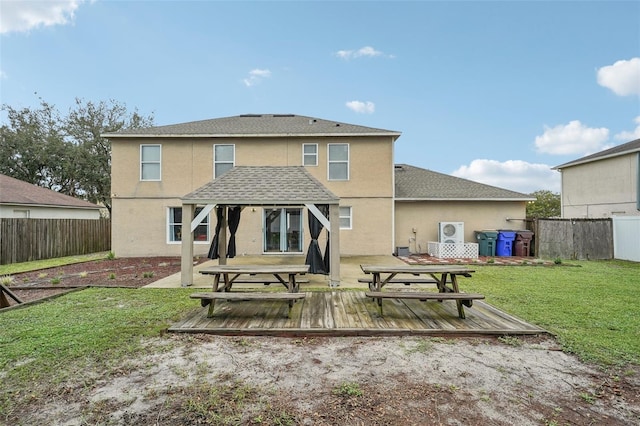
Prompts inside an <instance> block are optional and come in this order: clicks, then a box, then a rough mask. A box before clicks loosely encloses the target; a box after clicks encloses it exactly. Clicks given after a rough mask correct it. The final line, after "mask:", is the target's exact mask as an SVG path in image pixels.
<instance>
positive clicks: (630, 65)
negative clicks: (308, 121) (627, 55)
mask: <svg viewBox="0 0 640 426" xmlns="http://www.w3.org/2000/svg"><path fill="white" fill-rule="evenodd" d="M598 84H599V85H600V86H603V87H606V88H607V89H611V90H612V91H613V93H615V94H616V95H620V96H628V95H640V58H632V59H629V60H628V61H625V60H622V61H617V62H616V63H615V64H613V65H607V66H605V67H602V68H600V69H599V70H598Z"/></svg>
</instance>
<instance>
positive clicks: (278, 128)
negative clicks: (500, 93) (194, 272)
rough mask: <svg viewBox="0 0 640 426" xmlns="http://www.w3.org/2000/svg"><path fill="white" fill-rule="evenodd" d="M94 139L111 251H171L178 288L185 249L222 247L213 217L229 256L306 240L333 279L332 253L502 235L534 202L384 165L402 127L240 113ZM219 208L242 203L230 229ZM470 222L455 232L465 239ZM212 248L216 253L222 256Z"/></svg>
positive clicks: (293, 246) (300, 245) (280, 249)
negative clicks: (443, 224)
mask: <svg viewBox="0 0 640 426" xmlns="http://www.w3.org/2000/svg"><path fill="white" fill-rule="evenodd" d="M103 136H104V137H107V138H108V139H109V140H110V141H111V147H112V171H111V174H112V181H111V182H112V191H111V192H112V194H111V195H112V229H113V232H112V249H113V251H114V252H115V253H116V255H117V256H124V257H131V256H171V255H175V256H178V255H181V256H182V259H183V283H184V282H185V280H189V279H190V278H189V276H190V275H189V273H188V272H189V271H187V273H185V269H190V268H191V258H192V255H193V254H194V253H195V254H197V255H206V254H207V253H208V252H209V250H210V248H211V247H212V246H213V245H215V244H212V241H214V240H217V239H216V237H215V235H216V234H218V232H219V231H222V232H223V234H222V236H220V235H219V237H220V238H219V239H220V241H226V240H227V236H226V233H225V231H226V227H225V226H223V227H221V228H222V229H215V228H216V224H217V223H220V222H221V220H224V221H227V220H228V221H229V224H230V225H232V226H229V231H230V234H231V235H230V237H231V239H232V240H233V243H234V244H233V245H234V247H235V248H236V252H237V254H238V255H242V254H249V255H256V254H265V255H268V254H288V255H301V256H303V255H306V254H307V251H308V249H309V248H310V247H311V246H312V245H313V243H315V245H317V246H319V247H328V248H327V249H325V250H324V251H325V256H326V253H327V251H329V252H330V254H331V259H330V262H329V263H331V267H330V268H328V269H330V272H331V278H330V280H331V281H332V282H333V281H339V256H340V255H387V254H390V253H392V252H393V251H394V249H395V248H396V247H397V246H398V245H403V246H410V248H411V251H412V252H416V251H420V250H422V251H423V252H424V251H425V250H426V243H427V240H437V238H438V228H437V226H438V221H443V220H444V221H446V220H454V221H459V220H463V221H465V220H467V221H469V222H470V224H471V226H473V227H477V228H478V229H490V228H493V229H505V228H506V227H508V226H509V225H513V223H510V222H509V220H510V218H520V220H522V219H523V218H524V215H525V208H526V202H527V201H531V200H532V198H531V197H529V196H527V195H524V194H520V193H516V192H513V191H508V190H502V189H499V188H495V187H490V186H488V185H483V184H479V183H476V182H471V181H468V180H464V179H458V178H454V177H451V176H446V175H442V174H439V173H435V172H430V171H428V170H424V169H419V168H416V167H411V166H406V165H400V166H398V167H396V166H394V144H395V141H396V140H397V139H398V138H399V137H400V132H397V131H391V130H384V129H377V128H371V127H364V126H358V125H353V124H347V123H340V122H335V121H330V120H322V119H318V118H312V117H305V116H299V115H292V114H248V115H240V116H233V117H225V118H218V119H211V120H203V121H196V122H190V123H183V124H175V125H168V126H158V127H151V128H145V129H131V130H124V131H120V132H117V133H110V134H104V135H103ZM396 179H397V181H396ZM396 192H399V194H396ZM221 205H223V206H238V207H240V208H241V213H240V218H239V224H238V223H233V224H232V220H231V218H230V217H227V216H226V215H228V214H230V213H231V210H224V213H222V216H219V215H220V214H221V213H220V212H218V209H216V210H212V208H213V206H221ZM234 211H235V210H234ZM234 215H235V213H234ZM313 218H317V220H319V221H320V222H321V223H322V225H323V226H322V227H323V228H324V231H318V229H316V228H317V226H316V225H315V224H314V223H313ZM310 219H311V221H310ZM236 220H237V218H236V219H234V220H233V221H234V222H235V221H236ZM518 225H521V224H520V223H519V224H518ZM187 227H190V228H191V230H193V232H184V230H185V229H186V228H187ZM473 227H468V228H466V229H465V239H466V240H468V241H474V234H473V230H474V228H473ZM231 228H234V229H231ZM329 228H331V230H332V231H333V232H326V231H327V230H328V229H329ZM310 229H311V230H312V231H313V232H310ZM418 229H419V230H418ZM216 231H218V232H216ZM318 232H320V234H319V235H313V236H312V233H313V234H318ZM192 239H193V241H194V243H193V244H192V243H191V241H192ZM411 241H413V244H411ZM183 242H184V243H185V244H182V243H183ZM327 243H328V244H327ZM218 246H219V248H218V250H217V251H216V253H219V252H220V251H222V252H223V253H226V251H225V250H226V249H227V247H226V246H225V245H220V244H218ZM194 247H195V248H194ZM229 249H230V247H229ZM325 262H327V260H326V258H325Z"/></svg>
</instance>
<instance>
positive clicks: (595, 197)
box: [554, 139, 640, 218]
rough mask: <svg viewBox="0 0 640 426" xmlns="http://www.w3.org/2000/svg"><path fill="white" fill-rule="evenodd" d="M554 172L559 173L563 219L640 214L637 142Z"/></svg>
mask: <svg viewBox="0 0 640 426" xmlns="http://www.w3.org/2000/svg"><path fill="white" fill-rule="evenodd" d="M554 169H555V170H558V171H559V172H560V173H561V174H562V191H561V197H562V217H565V218H603V217H611V216H637V215H640V139H636V140H634V141H631V142H627V143H624V144H622V145H618V146H614V147H613V148H610V149H606V150H604V151H600V152H596V153H595V154H591V155H588V156H586V157H582V158H579V159H577V160H574V161H570V162H568V163H565V164H561V165H559V166H556V167H554Z"/></svg>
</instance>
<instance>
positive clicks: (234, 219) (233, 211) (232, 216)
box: [227, 206, 242, 257]
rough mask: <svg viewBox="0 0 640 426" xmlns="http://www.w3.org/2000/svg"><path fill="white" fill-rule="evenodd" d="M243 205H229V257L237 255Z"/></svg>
mask: <svg viewBox="0 0 640 426" xmlns="http://www.w3.org/2000/svg"><path fill="white" fill-rule="evenodd" d="M241 211H242V207H240V206H236V207H229V213H228V216H229V217H228V218H227V222H229V233H230V236H229V247H228V249H227V257H236V231H237V230H238V225H239V224H240V212H241Z"/></svg>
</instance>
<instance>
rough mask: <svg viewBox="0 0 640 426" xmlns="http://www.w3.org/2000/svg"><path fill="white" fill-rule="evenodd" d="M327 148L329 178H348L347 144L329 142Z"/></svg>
mask: <svg viewBox="0 0 640 426" xmlns="http://www.w3.org/2000/svg"><path fill="white" fill-rule="evenodd" d="M327 149H328V155H327V158H328V163H329V164H328V167H327V168H328V169H329V172H328V174H329V176H328V177H329V180H349V144H347V143H330V144H329V145H328V146H327Z"/></svg>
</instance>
